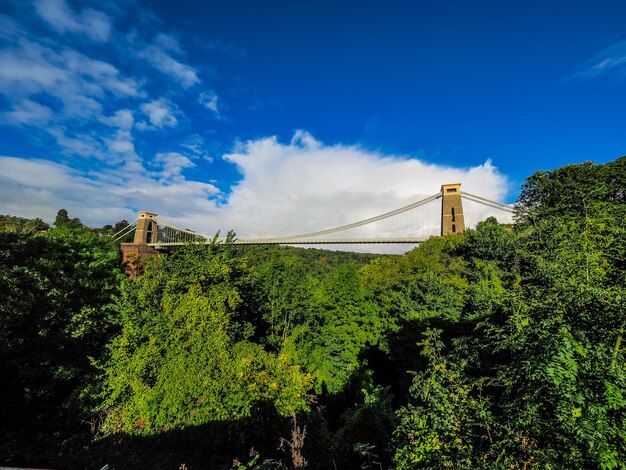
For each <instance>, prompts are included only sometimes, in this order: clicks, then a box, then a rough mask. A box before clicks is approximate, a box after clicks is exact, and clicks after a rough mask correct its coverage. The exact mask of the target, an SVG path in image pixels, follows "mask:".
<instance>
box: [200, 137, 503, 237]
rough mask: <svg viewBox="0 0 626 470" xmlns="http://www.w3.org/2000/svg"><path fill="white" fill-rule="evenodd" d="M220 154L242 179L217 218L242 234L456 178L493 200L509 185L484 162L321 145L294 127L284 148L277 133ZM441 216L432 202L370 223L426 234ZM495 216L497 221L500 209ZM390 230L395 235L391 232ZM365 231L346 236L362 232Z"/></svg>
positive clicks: (395, 202) (383, 230) (365, 205)
mask: <svg viewBox="0 0 626 470" xmlns="http://www.w3.org/2000/svg"><path fill="white" fill-rule="evenodd" d="M224 158H225V159H226V160H227V161H229V162H232V163H234V164H236V165H237V166H238V167H239V169H240V171H241V172H242V174H243V179H242V181H241V182H240V183H239V184H238V185H236V186H235V187H234V188H233V190H232V194H231V195H230V196H229V198H228V204H227V208H226V209H225V211H226V210H227V211H228V213H227V214H224V218H223V220H224V221H225V222H227V223H228V224H229V225H228V226H226V227H223V228H225V229H227V228H234V229H236V230H237V231H238V233H239V234H240V235H241V236H242V237H248V236H252V237H257V236H261V237H262V236H282V235H289V234H297V233H303V232H308V231H315V230H319V229H324V228H329V227H334V226H338V225H343V224H346V223H351V222H355V221H358V220H362V219H365V218H368V217H372V216H375V215H378V214H381V213H384V212H387V211H390V210H393V209H396V208H399V207H402V206H405V205H407V204H410V203H412V202H415V201H417V200H419V199H421V198H423V197H425V196H429V195H432V194H434V193H437V192H438V191H439V190H440V186H441V184H443V183H451V182H461V183H462V184H463V187H462V189H463V190H465V191H467V192H470V193H474V194H479V195H482V196H484V197H487V198H490V199H496V200H501V199H503V198H504V196H505V195H506V192H507V189H508V184H507V180H506V178H505V177H504V176H503V175H501V174H500V173H499V172H498V171H497V169H496V168H495V167H494V166H493V165H492V164H491V162H490V161H487V162H485V163H484V164H482V165H478V166H475V167H471V168H452V167H445V166H441V165H436V164H428V163H424V162H422V161H420V160H416V159H412V158H407V157H405V156H394V155H382V154H379V153H377V152H371V151H367V150H365V149H362V148H360V147H357V146H345V145H332V146H327V145H324V144H322V143H321V142H319V141H317V140H315V139H314V138H313V137H312V136H311V135H310V134H308V133H305V132H297V133H296V135H295V136H294V139H292V141H291V142H290V143H289V144H287V145H285V144H282V143H280V142H278V141H277V140H276V139H275V138H267V139H260V140H256V141H250V142H247V143H245V144H242V145H241V146H240V148H239V149H238V151H237V152H235V153H232V154H229V155H226V156H225V157H224ZM475 209H476V208H475ZM420 211H421V212H420ZM495 212H497V211H492V210H490V209H485V210H482V209H481V210H480V211H479V212H473V214H472V213H468V215H467V216H466V218H467V222H468V224H469V225H472V224H475V223H476V222H477V221H478V220H480V219H482V218H484V217H486V216H487V215H491V214H493V213H495ZM439 213H440V208H439V207H438V206H437V204H433V205H431V206H430V208H429V210H427V211H424V210H421V209H417V210H415V212H414V213H413V214H411V213H407V214H406V216H399V217H398V218H397V219H398V220H396V221H392V220H389V221H388V222H380V223H378V227H375V228H376V230H377V231H378V234H380V235H383V236H424V235H429V234H432V233H436V231H437V227H438V225H439ZM497 215H498V218H499V219H503V217H502V213H499V214H497ZM411 217H413V218H414V220H411ZM504 219H508V217H504ZM394 224H395V226H396V227H394ZM207 228H208V227H207ZM396 229H399V230H400V232H396V233H393V232H394V230H396ZM367 230H369V229H366V230H361V231H355V232H352V233H351V234H350V235H351V236H368V233H369V232H368V231H367ZM407 230H408V231H409V232H410V233H407ZM341 236H345V235H341ZM373 236H375V235H373Z"/></svg>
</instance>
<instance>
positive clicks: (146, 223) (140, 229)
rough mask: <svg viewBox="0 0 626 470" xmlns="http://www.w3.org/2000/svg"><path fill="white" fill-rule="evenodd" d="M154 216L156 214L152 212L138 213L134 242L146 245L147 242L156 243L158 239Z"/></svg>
mask: <svg viewBox="0 0 626 470" xmlns="http://www.w3.org/2000/svg"><path fill="white" fill-rule="evenodd" d="M156 217H157V214H154V213H152V212H140V213H139V220H138V221H137V228H136V229H135V240H134V243H140V244H142V245H147V244H148V243H156V242H158V241H159V240H158V238H159V237H158V233H159V232H158V230H157V223H156V220H155V219H156Z"/></svg>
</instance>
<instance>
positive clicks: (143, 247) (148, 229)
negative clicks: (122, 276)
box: [120, 212, 159, 278]
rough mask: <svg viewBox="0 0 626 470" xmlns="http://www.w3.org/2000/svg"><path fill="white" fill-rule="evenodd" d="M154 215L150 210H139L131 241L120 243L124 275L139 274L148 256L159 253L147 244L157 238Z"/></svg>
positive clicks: (130, 276) (156, 240) (132, 275)
mask: <svg viewBox="0 0 626 470" xmlns="http://www.w3.org/2000/svg"><path fill="white" fill-rule="evenodd" d="M156 217H157V214H154V213H152V212H140V213H139V220H138V221H137V227H136V228H135V239H134V240H133V243H122V244H120V251H121V252H122V263H124V264H125V265H126V275H127V276H128V277H129V278H135V277H137V276H138V275H139V274H141V272H142V271H143V268H144V266H145V264H146V258H147V257H148V256H156V255H158V254H159V252H158V250H156V249H155V248H153V247H151V246H149V245H148V243H156V242H158V240H159V232H158V230H157V222H156V220H155V219H156Z"/></svg>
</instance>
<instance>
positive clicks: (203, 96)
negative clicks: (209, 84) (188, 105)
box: [198, 91, 220, 114]
mask: <svg viewBox="0 0 626 470" xmlns="http://www.w3.org/2000/svg"><path fill="white" fill-rule="evenodd" d="M217 100H218V96H217V95H216V94H215V92H213V91H211V92H208V91H203V92H202V93H200V96H198V102H199V103H200V104H201V105H203V106H204V107H205V108H207V109H209V110H211V111H213V112H214V113H216V114H219V113H220V111H219V108H218V107H217Z"/></svg>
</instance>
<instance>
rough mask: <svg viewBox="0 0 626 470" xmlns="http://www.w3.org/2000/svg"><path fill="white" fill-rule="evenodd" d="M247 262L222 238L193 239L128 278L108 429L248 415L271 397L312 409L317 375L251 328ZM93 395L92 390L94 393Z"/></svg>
mask: <svg viewBox="0 0 626 470" xmlns="http://www.w3.org/2000/svg"><path fill="white" fill-rule="evenodd" d="M248 282H249V279H248V277H247V276H246V273H245V270H244V266H243V265H242V264H241V263H240V262H239V261H238V260H237V259H235V258H233V257H232V256H230V254H229V250H228V249H227V248H223V247H219V246H216V245H209V246H204V245H202V246H200V245H191V246H186V247H184V248H182V249H180V250H179V251H177V252H176V253H174V254H172V255H169V256H167V257H162V258H159V259H156V260H153V261H152V262H151V263H149V264H148V265H147V267H146V271H145V273H144V274H143V275H142V276H140V277H138V278H136V279H135V280H134V281H128V282H125V283H124V284H123V287H122V298H121V300H120V302H119V304H118V315H119V321H120V326H121V328H122V331H121V333H120V335H119V336H117V337H116V338H114V340H113V341H112V342H111V344H110V345H109V354H108V358H107V360H106V361H105V362H104V363H103V365H102V370H103V377H102V380H103V381H104V387H103V388H102V390H101V391H100V393H101V395H100V396H101V397H102V399H101V409H103V410H106V413H107V419H106V422H105V427H104V430H105V431H106V432H117V431H120V430H123V431H126V432H129V433H140V434H153V433H156V432H158V431H162V430H167V429H172V428H184V427H186V426H189V425H192V424H194V425H197V424H201V423H206V422H209V421H215V420H228V419H238V418H243V417H246V416H249V415H250V413H251V409H252V406H253V405H254V404H255V403H256V402H260V401H268V402H271V403H273V404H274V406H275V407H276V409H277V411H278V412H279V413H281V414H283V415H287V416H288V415H290V414H292V413H294V412H296V411H299V410H304V409H307V401H306V394H307V391H308V390H309V388H310V377H309V376H308V375H306V374H304V373H302V372H301V371H300V369H299V367H298V366H297V365H294V364H292V363H291V362H290V361H289V358H288V357H287V356H285V355H282V354H271V353H268V352H266V351H265V350H264V349H263V348H262V347H261V346H260V345H259V344H255V343H253V342H251V341H249V340H247V339H246V338H248V337H249V336H250V334H249V333H248V332H246V330H247V329H248V327H247V326H246V324H245V322H237V321H235V320H236V319H237V318H242V317H244V316H245V315H244V314H243V313H242V311H243V310H245V309H246V308H247V306H246V305H245V303H244V302H243V297H242V295H245V292H246V290H247V283H248ZM92 393H93V392H92Z"/></svg>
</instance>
